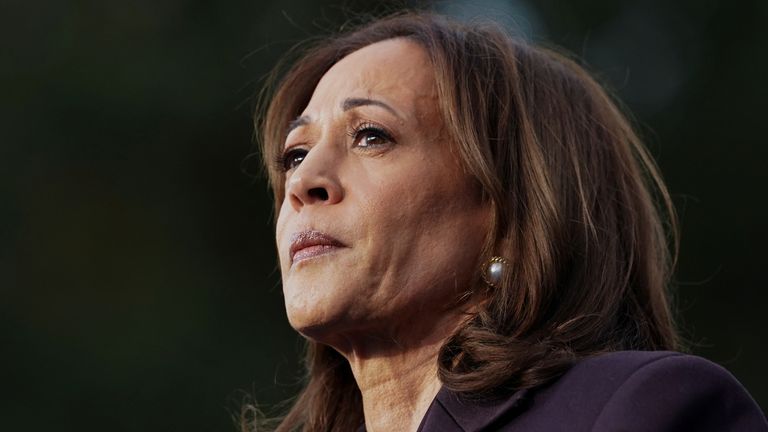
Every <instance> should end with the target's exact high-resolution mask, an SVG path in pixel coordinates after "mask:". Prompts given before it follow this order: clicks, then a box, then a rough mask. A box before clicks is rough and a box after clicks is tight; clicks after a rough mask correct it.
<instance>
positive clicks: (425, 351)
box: [347, 344, 440, 432]
mask: <svg viewBox="0 0 768 432" xmlns="http://www.w3.org/2000/svg"><path fill="white" fill-rule="evenodd" d="M439 349H440V344H430V345H426V346H422V347H419V348H415V349H411V350H408V351H407V352H401V353H398V354H395V355H389V356H386V357H362V356H357V355H354V354H353V355H351V356H348V357H347V358H348V359H349V363H350V366H351V368H352V372H353V374H354V376H355V380H356V381H357V385H358V387H359V388H360V392H361V393H362V396H363V411H364V414H365V425H366V429H367V430H368V432H379V431H415V430H416V429H417V428H418V426H419V423H420V422H421V419H422V418H423V417H424V413H426V411H427V409H428V408H429V405H430V404H431V403H432V400H433V399H434V398H435V395H436V394H437V392H438V391H439V390H440V381H439V380H438V378H437V354H438V351H439Z"/></svg>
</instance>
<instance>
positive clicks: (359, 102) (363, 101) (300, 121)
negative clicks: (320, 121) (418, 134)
mask: <svg viewBox="0 0 768 432" xmlns="http://www.w3.org/2000/svg"><path fill="white" fill-rule="evenodd" d="M366 105H373V106H377V107H380V108H384V109H385V110H387V111H389V112H390V113H392V115H394V116H395V117H397V118H402V117H400V115H398V114H397V111H395V109H394V108H392V107H391V106H389V105H387V104H386V103H384V102H382V101H378V100H376V99H368V98H347V99H344V102H342V103H341V109H342V111H349V110H351V109H353V108H357V107H361V106H366ZM311 121H312V120H311V119H310V118H309V116H305V115H303V116H301V117H297V118H296V119H294V120H291V122H290V123H288V129H287V131H286V135H287V134H289V133H291V131H292V130H294V129H296V128H298V127H301V126H306V125H307V124H309V123H310V122H311Z"/></svg>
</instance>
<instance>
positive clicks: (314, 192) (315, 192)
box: [309, 188, 328, 201]
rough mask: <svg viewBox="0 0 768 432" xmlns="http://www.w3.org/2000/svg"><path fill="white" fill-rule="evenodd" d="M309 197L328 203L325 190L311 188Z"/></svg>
mask: <svg viewBox="0 0 768 432" xmlns="http://www.w3.org/2000/svg"><path fill="white" fill-rule="evenodd" d="M309 196H311V197H313V198H317V199H319V200H320V201H328V191H327V190H325V188H312V189H310V190H309Z"/></svg>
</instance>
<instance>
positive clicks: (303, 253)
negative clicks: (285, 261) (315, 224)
mask: <svg viewBox="0 0 768 432" xmlns="http://www.w3.org/2000/svg"><path fill="white" fill-rule="evenodd" d="M342 247H345V246H344V244H343V243H341V242H340V241H338V240H336V239H335V238H333V237H331V236H330V235H328V234H325V233H323V232H320V231H301V232H297V233H294V234H293V235H291V247H290V256H291V264H295V263H297V262H299V261H303V260H307V259H310V258H315V257H318V256H321V255H325V254H328V253H331V252H335V251H336V250H338V249H339V248H342Z"/></svg>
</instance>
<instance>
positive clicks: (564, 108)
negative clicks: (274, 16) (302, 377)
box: [256, 13, 678, 432]
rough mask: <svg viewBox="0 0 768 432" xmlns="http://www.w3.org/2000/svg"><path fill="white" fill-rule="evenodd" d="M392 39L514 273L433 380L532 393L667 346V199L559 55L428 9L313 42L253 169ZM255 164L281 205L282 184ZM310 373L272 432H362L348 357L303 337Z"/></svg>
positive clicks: (273, 105) (272, 107) (638, 153)
mask: <svg viewBox="0 0 768 432" xmlns="http://www.w3.org/2000/svg"><path fill="white" fill-rule="evenodd" d="M397 37H404V38H408V39H409V40H412V41H415V42H416V43H418V44H420V46H422V47H423V48H424V50H425V51H426V52H427V54H428V56H429V58H430V60H431V62H432V65H433V67H434V71H435V76H436V82H437V91H438V95H439V104H440V107H439V108H440V111H441V113H442V115H443V120H444V123H445V125H446V127H447V130H448V132H449V134H450V136H451V137H452V138H453V145H454V146H455V151H456V153H457V154H458V155H459V156H460V158H461V160H462V163H463V164H464V167H465V169H466V170H467V171H468V172H469V173H471V174H472V175H473V176H474V177H475V178H476V179H477V181H478V182H479V184H480V185H481V186H482V193H483V195H484V199H486V200H488V202H489V203H490V204H491V205H492V208H493V215H494V222H493V228H492V232H491V233H489V235H488V242H487V245H486V250H485V251H484V256H486V257H488V256H490V255H500V256H503V257H506V258H507V259H508V260H509V262H510V267H511V271H509V272H506V275H507V277H506V279H505V280H503V281H502V283H501V284H499V286H498V287H497V288H496V289H494V290H492V291H490V292H489V294H488V296H489V298H488V300H487V301H486V302H484V303H483V306H482V307H481V310H480V312H479V313H477V315H476V316H474V317H473V318H472V319H471V320H469V321H468V322H467V323H466V324H465V325H464V326H463V327H461V328H460V329H459V330H458V331H457V332H456V333H455V334H454V335H453V336H452V337H451V338H450V339H449V340H447V341H446V342H445V344H444V345H443V347H442V349H441V351H440V354H439V358H438V363H439V365H438V366H439V378H440V380H441V382H442V383H443V385H445V386H447V387H448V388H450V389H451V390H453V391H456V392H459V393H461V394H463V395H465V396H467V397H475V398H484V397H493V396H494V395H496V394H498V393H503V392H509V391H512V390H514V389H521V388H531V387H535V386H538V385H541V384H544V383H546V382H548V381H550V380H552V379H553V378H555V377H557V376H558V375H560V374H561V373H562V372H563V371H565V370H566V369H567V368H568V367H569V366H570V365H571V364H572V363H573V362H574V361H576V360H578V359H579V358H583V357H586V356H591V355H595V354H598V353H601V352H607V351H614V350H627V349H637V350H657V349H677V348H678V338H677V334H676V330H675V327H674V324H673V319H672V314H671V312H670V305H669V300H668V293H667V287H668V283H669V280H670V274H671V270H672V265H673V259H672V257H673V256H674V253H670V245H671V246H672V249H673V251H675V252H676V250H677V241H676V236H675V235H674V233H675V232H676V219H675V213H674V208H673V206H672V204H671V202H670V198H669V194H668V192H667V190H666V188H665V186H664V184H663V182H662V180H661V177H660V175H659V173H658V170H657V168H656V166H655V164H654V162H653V160H652V158H651V157H650V156H649V154H648V151H647V150H646V149H645V147H644V146H643V144H642V143H641V141H640V140H639V139H638V137H637V135H636V133H635V132H634V131H633V128H632V126H631V124H630V122H629V121H628V120H627V118H626V117H625V116H624V115H623V114H622V113H621V110H620V109H619V108H618V107H617V104H616V103H615V102H614V101H613V100H612V98H611V97H610V96H609V95H608V94H607V93H606V91H605V90H604V89H603V88H602V87H601V86H600V85H599V84H597V83H596V82H595V81H594V80H593V79H592V78H591V77H590V75H589V74H588V73H586V72H585V71H584V69H583V68H582V67H580V66H579V65H578V64H577V63H576V62H574V61H573V60H571V59H569V58H568V57H567V56H564V55H562V54H559V53H557V52H554V51H552V50H548V49H544V48H541V47H536V46H533V45H531V44H529V43H527V42H525V41H523V40H521V39H519V38H516V37H512V36H510V35H509V34H507V33H506V32H504V31H502V30H500V29H499V28H498V27H496V26H493V25H489V24H460V23H457V22H454V21H452V20H450V19H448V18H445V17H443V16H440V15H435V14H430V13H401V14H398V15H394V16H389V17H386V18H383V19H378V20H374V21H372V22H369V23H366V24H365V25H362V26H359V27H357V28H355V29H352V30H350V31H347V32H345V33H343V34H340V35H337V36H334V37H331V38H328V39H325V40H323V41H322V42H320V43H317V44H315V45H314V46H313V47H311V48H310V49H308V50H307V51H305V52H304V53H303V55H302V56H301V58H300V59H299V60H298V61H297V62H296V63H295V64H294V65H293V66H292V67H291V68H290V69H289V70H288V72H287V73H286V74H285V75H284V77H283V78H282V80H281V81H280V82H279V84H278V85H277V86H276V89H275V90H274V92H273V93H272V94H271V96H270V98H269V104H268V106H266V109H265V110H263V112H261V113H259V114H257V117H256V119H257V130H258V131H260V133H261V137H260V138H261V148H262V151H263V156H264V160H266V161H271V160H273V159H275V158H276V157H277V156H278V155H279V152H280V151H281V149H282V145H283V142H284V140H285V138H286V137H285V134H286V127H287V125H288V123H289V122H290V121H291V120H293V119H294V118H295V117H297V116H298V115H299V114H300V113H301V112H302V110H303V109H304V107H305V106H306V105H307V103H308V102H309V99H310V97H311V95H312V92H313V90H314V88H315V86H316V85H317V83H318V81H319V80H320V78H321V77H322V76H323V75H324V74H325V72H326V71H327V70H328V69H329V68H330V67H331V66H332V65H333V64H335V63H336V62H338V61H339V60H340V59H341V58H343V57H344V56H346V55H348V54H350V53H351V52H353V51H355V50H358V49H360V48H362V47H364V46H367V45H370V44H372V43H375V42H378V41H382V40H386V39H391V38H397ZM267 165H268V172H269V179H270V183H271V186H272V190H273V192H274V197H275V201H276V203H277V207H279V203H280V202H281V201H282V200H283V196H284V185H283V183H284V176H283V173H282V172H280V171H279V170H277V169H276V168H274V167H272V166H271V164H267ZM656 203H660V205H659V206H657V205H656ZM667 232H669V233H671V235H670V236H669V238H668V237H667V234H666V233H667ZM473 289H476V290H480V289H484V288H483V287H480V286H478V287H467V290H468V291H472V290H473ZM306 367H307V370H308V375H307V381H306V385H305V387H304V389H303V391H302V392H301V393H300V395H299V396H298V398H297V399H296V401H295V403H294V405H293V407H292V408H291V409H290V411H289V412H288V413H287V415H286V416H285V417H284V419H283V420H282V422H281V423H280V425H279V426H277V430H278V431H292V430H302V431H318V432H319V431H331V430H354V429H355V428H356V427H358V426H359V425H360V424H361V423H362V422H363V412H362V397H361V394H360V391H359V389H358V388H357V385H356V384H355V381H354V378H353V376H352V373H351V370H350V368H349V365H348V364H347V362H346V360H345V359H344V358H343V357H342V356H341V355H340V354H338V353H337V352H336V351H334V350H333V349H332V348H329V347H327V346H324V345H321V344H318V343H315V342H309V348H308V354H307V363H306Z"/></svg>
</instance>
